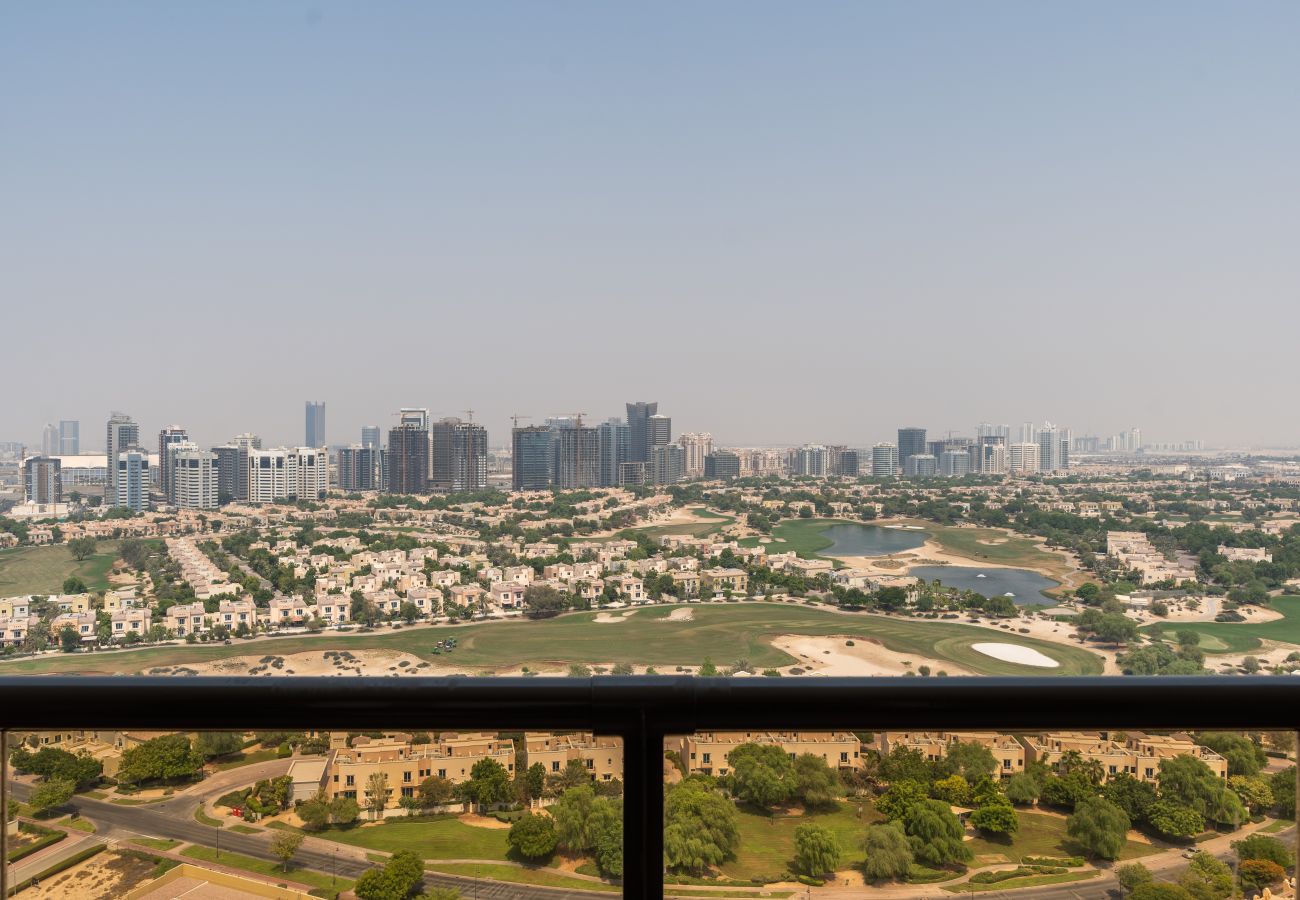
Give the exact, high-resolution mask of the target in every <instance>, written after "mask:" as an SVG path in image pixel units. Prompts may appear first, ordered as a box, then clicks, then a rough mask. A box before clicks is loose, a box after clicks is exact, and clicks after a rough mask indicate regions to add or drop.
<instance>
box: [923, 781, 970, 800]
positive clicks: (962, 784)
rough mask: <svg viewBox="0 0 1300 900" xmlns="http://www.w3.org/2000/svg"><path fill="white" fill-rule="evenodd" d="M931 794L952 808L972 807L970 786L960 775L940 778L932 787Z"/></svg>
mask: <svg viewBox="0 0 1300 900" xmlns="http://www.w3.org/2000/svg"><path fill="white" fill-rule="evenodd" d="M930 793H931V794H932V795H933V796H934V798H935V799H936V800H942V801H943V802H944V803H947V804H948V805H950V806H970V802H971V791H970V785H969V784H968V783H967V782H966V779H965V778H962V777H961V776H960V775H949V776H948V777H947V778H940V779H939V780H938V781H936V782H935V783H934V784H932V785H930Z"/></svg>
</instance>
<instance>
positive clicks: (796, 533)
mask: <svg viewBox="0 0 1300 900" xmlns="http://www.w3.org/2000/svg"><path fill="white" fill-rule="evenodd" d="M848 524H858V525H861V524H869V523H862V522H852V521H851V520H849V519H783V520H782V521H780V522H778V523H777V525H776V527H774V528H773V529H772V535H771V537H772V539H771V540H770V541H768V542H767V543H765V544H763V545H762V546H763V548H764V549H766V550H767V552H768V553H789V552H790V551H791V550H793V551H794V552H795V553H797V554H799V556H801V557H803V558H804V559H816V558H818V557H817V551H818V550H825V549H826V548H827V547H829V546H831V545H832V544H834V543H835V542H834V541H833V540H831V539H830V538H828V537H826V535H825V534H823V532H824V531H825V530H826V529H827V528H830V527H831V526H832V525H848ZM742 543H743V544H744V545H745V546H747V547H756V546H758V545H759V543H760V541H759V539H758V538H746V539H745V540H744V541H743V542H742ZM827 558H828V559H829V557H827Z"/></svg>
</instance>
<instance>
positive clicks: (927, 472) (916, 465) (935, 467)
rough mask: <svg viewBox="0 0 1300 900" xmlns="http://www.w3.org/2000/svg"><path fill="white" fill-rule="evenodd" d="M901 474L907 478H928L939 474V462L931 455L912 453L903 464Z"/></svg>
mask: <svg viewBox="0 0 1300 900" xmlns="http://www.w3.org/2000/svg"><path fill="white" fill-rule="evenodd" d="M903 474H904V475H906V476H907V477H908V478H928V477H930V476H931V475H937V474H939V461H938V460H937V459H935V458H934V454H932V453H913V454H912V455H911V456H909V457H908V458H907V461H906V462H904V463H903Z"/></svg>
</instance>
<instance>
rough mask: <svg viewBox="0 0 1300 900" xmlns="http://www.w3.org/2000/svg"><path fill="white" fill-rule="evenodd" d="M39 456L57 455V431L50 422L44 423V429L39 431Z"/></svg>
mask: <svg viewBox="0 0 1300 900" xmlns="http://www.w3.org/2000/svg"><path fill="white" fill-rule="evenodd" d="M41 455H42V456H58V455H59V429H58V428H55V427H54V424H53V423H52V422H46V423H45V427H44V428H42V429H41Z"/></svg>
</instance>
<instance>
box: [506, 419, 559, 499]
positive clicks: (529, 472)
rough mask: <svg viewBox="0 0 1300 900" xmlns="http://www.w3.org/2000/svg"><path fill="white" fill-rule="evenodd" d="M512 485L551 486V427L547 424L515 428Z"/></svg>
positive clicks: (516, 487) (528, 487) (519, 488)
mask: <svg viewBox="0 0 1300 900" xmlns="http://www.w3.org/2000/svg"><path fill="white" fill-rule="evenodd" d="M510 449H511V453H510V467H511V478H510V483H511V487H512V488H513V489H514V490H516V491H545V490H549V489H550V487H551V429H550V428H547V427H546V426H545V425H529V426H526V427H523V428H514V429H513V430H512V431H511V433H510Z"/></svg>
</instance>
